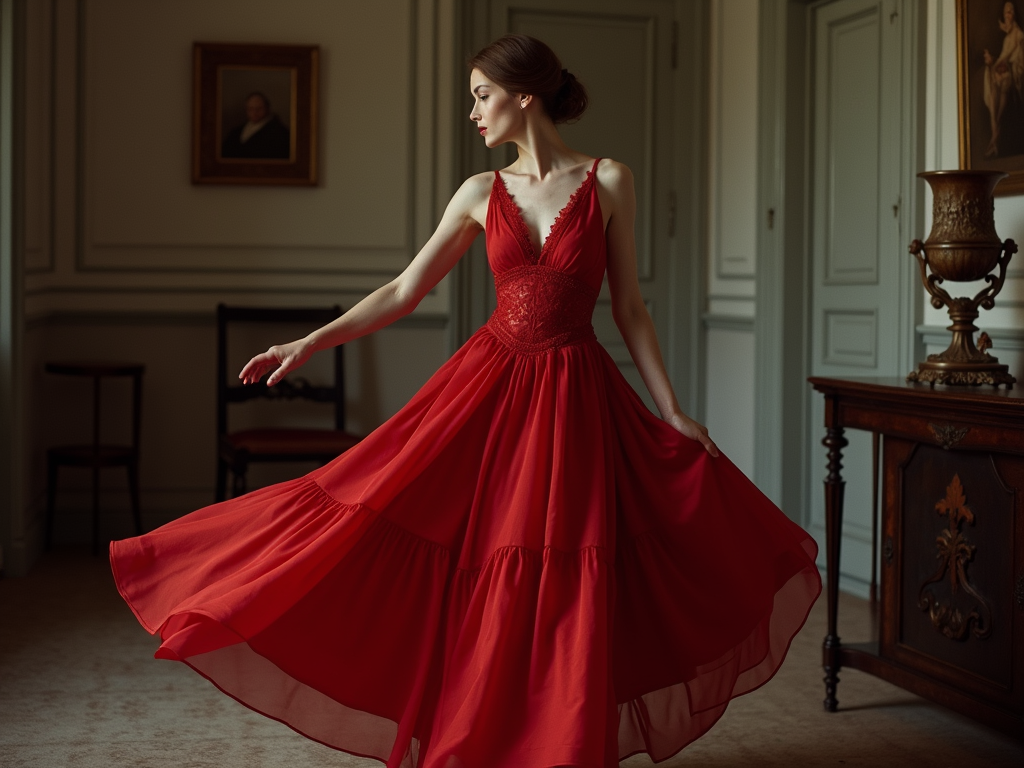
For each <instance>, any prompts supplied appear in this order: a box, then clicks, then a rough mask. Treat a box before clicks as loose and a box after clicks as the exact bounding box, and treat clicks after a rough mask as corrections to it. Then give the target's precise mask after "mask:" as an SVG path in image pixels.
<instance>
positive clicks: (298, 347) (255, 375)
mask: <svg viewBox="0 0 1024 768" xmlns="http://www.w3.org/2000/svg"><path fill="white" fill-rule="evenodd" d="M313 351H314V350H313V344H312V342H311V341H309V339H299V340H297V341H292V342H289V343H288V344H276V345H274V346H273V347H271V348H270V349H268V350H267V351H266V352H263V353H262V354H259V355H256V356H255V357H254V358H253V359H252V360H250V361H249V362H248V363H246V364H245V367H244V368H243V369H242V372H241V373H240V374H238V378H240V379H241V380H242V383H243V384H255V383H256V382H258V381H259V380H260V379H262V378H263V375H264V374H265V373H266V372H267V371H271V370H272V371H273V373H271V374H270V378H268V379H267V386H268V387H272V386H274V385H275V384H277V382H279V381H280V380H281V379H283V378H284V377H285V376H286V375H287V374H288V373H289V372H290V371H293V370H295V369H296V368H298V367H299V366H300V365H302V364H303V363H305V362H306V361H307V360H309V358H310V356H311V355H312V354H313ZM275 369H276V370H275Z"/></svg>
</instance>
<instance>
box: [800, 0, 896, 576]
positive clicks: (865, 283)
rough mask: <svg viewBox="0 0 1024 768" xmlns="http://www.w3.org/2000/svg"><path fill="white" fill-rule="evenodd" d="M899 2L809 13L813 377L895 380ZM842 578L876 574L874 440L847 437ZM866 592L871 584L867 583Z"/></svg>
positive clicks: (815, 508) (813, 457) (847, 3)
mask: <svg viewBox="0 0 1024 768" xmlns="http://www.w3.org/2000/svg"><path fill="white" fill-rule="evenodd" d="M894 2H896V4H897V6H898V4H899V0H886V2H885V3H883V2H879V0H834V2H828V3H819V4H818V5H816V6H814V7H812V8H811V9H810V11H809V13H810V17H811V18H810V21H811V23H810V30H811V35H812V44H813V52H812V58H811V61H812V62H813V65H812V70H811V82H810V95H811V99H812V110H811V135H812V136H813V150H812V198H811V212H810V214H811V259H810V261H811V271H812V275H811V296H810V297H809V305H810V306H809V313H808V317H809V320H810V344H811V348H810V361H811V372H812V374H813V375H816V376H894V375H898V373H899V360H898V353H899V345H898V339H897V329H898V328H899V315H898V308H899V285H900V276H899V271H898V267H899V265H900V263H901V261H900V260H901V259H902V258H904V257H905V249H904V247H903V246H902V245H901V243H900V231H899V219H898V218H897V216H896V214H897V213H898V210H899V209H898V207H894V206H898V205H899V195H900V179H899V168H900V142H899V136H900V135H901V130H900V129H901V125H900V119H901V110H900V102H899V98H900V93H899V87H900V83H899V78H898V77H897V76H895V74H894V73H897V72H899V62H900V56H901V48H900V45H901V43H900V41H901V32H900V26H901V24H902V17H903V14H902V13H893V12H892V11H893V8H894V5H893V4H894ZM811 404H812V407H811V416H810V420H809V427H808V429H809V432H808V445H809V446H810V451H809V452H808V453H809V456H810V462H811V465H810V468H809V469H810V471H809V472H808V475H807V476H808V477H810V479H811V482H810V488H809V489H808V495H809V498H810V502H811V527H812V529H813V530H814V532H815V534H816V535H817V536H819V538H822V537H823V532H824V500H823V494H822V492H821V482H822V480H823V479H824V475H825V452H824V449H822V448H821V438H822V437H823V436H824V429H823V426H822V425H823V424H824V403H823V401H822V399H821V398H820V397H815V398H812V400H811ZM846 437H847V439H848V440H849V441H850V444H849V446H848V447H847V449H846V451H845V452H844V460H843V464H844V469H843V475H844V477H845V479H846V481H847V484H846V507H845V508H846V515H845V520H844V526H843V530H844V541H843V546H844V549H843V552H842V554H841V556H840V558H841V559H840V562H841V565H842V571H843V573H844V575H846V576H847V577H851V576H852V577H853V578H854V579H856V580H857V581H863V582H864V583H865V584H866V582H867V580H868V578H869V574H870V568H871V557H872V553H871V546H870V544H871V501H872V499H871V487H872V484H871V438H870V435H868V434H867V433H863V432H858V431H854V430H851V431H850V432H848V433H847V434H846ZM865 588H866V587H865Z"/></svg>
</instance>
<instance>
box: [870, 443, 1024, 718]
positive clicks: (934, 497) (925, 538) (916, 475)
mask: <svg viewBox="0 0 1024 768" xmlns="http://www.w3.org/2000/svg"><path fill="white" fill-rule="evenodd" d="M933 431H934V430H933ZM947 442H948V441H947ZM885 452H886V455H885V464H886V473H887V483H888V482H889V481H890V480H891V481H893V482H894V483H895V486H896V487H895V488H894V489H893V493H892V496H893V500H894V501H896V506H895V507H893V508H891V509H887V516H889V517H891V518H892V519H891V520H887V522H886V530H887V531H889V530H890V529H891V530H892V532H893V533H894V534H895V536H894V537H893V538H894V540H895V548H896V550H897V552H898V556H897V557H896V558H895V561H894V563H893V564H892V565H889V566H888V567H886V570H885V572H884V575H883V578H891V579H892V580H893V586H894V587H898V589H895V590H894V591H893V593H892V594H893V596H894V597H895V605H892V606H891V607H890V609H889V610H887V611H886V614H887V618H886V620H885V621H886V623H887V627H886V628H885V629H883V639H882V652H883V654H884V655H889V656H891V657H892V658H894V659H896V660H898V661H900V662H901V663H903V664H906V665H908V666H910V667H913V668H916V669H920V670H922V671H925V672H927V673H928V674H930V675H932V676H934V677H937V678H939V679H944V680H946V681H948V682H950V683H956V684H958V685H963V686H965V687H968V688H970V689H972V690H974V691H976V692H977V693H979V694H981V695H985V696H988V697H996V698H1005V699H1006V700H1007V701H1012V696H1010V695H1009V693H1010V691H1011V690H1012V689H1013V684H1014V669H1013V666H1014V665H1013V659H1014V645H1015V610H1014V609H1015V605H1014V596H1013V580H1012V579H1011V578H1009V575H1010V574H1012V573H1013V571H1014V567H1015V562H1014V557H1015V551H1016V550H1017V549H1018V546H1017V542H1016V541H1015V533H1016V518H1015V515H1017V514H1019V513H1020V512H1019V510H1018V506H1019V504H1020V501H1019V498H1020V491H1021V490H1022V489H1024V468H1022V467H1021V462H1020V460H1019V459H1015V458H1012V457H1008V456H1006V455H1000V454H991V453H988V452H981V451H979V452H973V451H971V452H969V451H957V450H955V449H954V450H950V449H947V448H944V447H942V446H941V445H928V444H915V443H912V442H909V441H903V440H896V439H891V438H887V439H886V443H885Z"/></svg>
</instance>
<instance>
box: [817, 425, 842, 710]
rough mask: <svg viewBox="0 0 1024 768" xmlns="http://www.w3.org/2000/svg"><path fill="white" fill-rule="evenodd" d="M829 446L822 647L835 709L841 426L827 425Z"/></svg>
mask: <svg viewBox="0 0 1024 768" xmlns="http://www.w3.org/2000/svg"><path fill="white" fill-rule="evenodd" d="M821 442H822V443H823V444H824V445H825V447H826V448H828V476H827V477H826V478H825V557H826V558H827V559H826V563H825V578H826V580H827V582H828V583H827V589H828V634H827V635H826V636H825V642H824V645H823V648H822V658H823V660H824V667H825V709H826V710H827V711H829V712H835V711H836V707H837V706H838V704H839V702H838V701H837V700H836V685H837V684H838V683H839V635H838V634H837V624H836V618H837V612H838V610H839V545H840V542H841V540H842V531H843V491H844V489H845V488H846V483H845V482H844V481H843V477H842V475H841V474H840V470H841V469H842V468H843V465H842V463H841V459H842V456H843V454H842V450H843V448H845V447H846V445H847V443H848V441H847V439H846V438H845V437H843V428H842V427H838V426H830V427H829V428H828V430H827V432H826V435H825V438H824V439H823V440H822V441H821Z"/></svg>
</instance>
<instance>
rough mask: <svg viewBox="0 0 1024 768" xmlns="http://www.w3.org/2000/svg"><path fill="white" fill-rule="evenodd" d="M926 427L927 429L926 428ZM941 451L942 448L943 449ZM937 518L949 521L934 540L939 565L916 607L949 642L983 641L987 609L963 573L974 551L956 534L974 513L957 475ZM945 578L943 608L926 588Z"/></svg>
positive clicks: (988, 616) (986, 633) (987, 632)
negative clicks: (971, 636) (946, 587)
mask: <svg viewBox="0 0 1024 768" xmlns="http://www.w3.org/2000/svg"><path fill="white" fill-rule="evenodd" d="M929 426H930V425H929ZM943 447H945V446H943ZM935 509H936V510H937V511H938V513H939V514H940V515H944V516H946V517H948V518H949V525H948V527H946V528H945V529H944V530H943V531H942V532H941V533H939V535H938V537H937V538H936V540H935V543H936V549H937V553H936V558H938V560H939V561H940V563H939V568H938V570H937V571H936V572H935V574H934V575H933V576H932V577H931V578H930V579H928V580H927V581H925V582H924V584H922V585H921V591H920V593H919V594H918V605H919V606H920V607H921V610H924V611H928V615H929V617H930V618H931V621H932V626H934V627H935V629H936V630H938V631H939V632H941V633H942V634H943V635H945V636H946V637H948V638H949V639H950V640H964V639H965V638H966V637H967V635H968V634H969V633H970V632H971V627H972V625H973V633H974V636H975V637H977V638H979V639H983V638H986V637H988V636H989V635H990V634H991V632H992V627H991V621H990V619H991V609H990V608H989V605H988V603H987V602H986V601H985V598H983V597H982V596H981V595H980V594H978V592H977V590H976V589H975V588H974V585H973V584H971V581H970V578H969V576H968V573H967V568H968V564H969V563H970V562H971V560H973V559H974V554H975V550H976V547H975V546H974V545H973V544H971V543H970V542H969V541H968V539H967V537H966V536H964V534H963V532H962V531H961V530H960V527H961V525H962V524H963V523H964V522H967V523H970V524H971V525H974V512H972V511H971V508H970V507H968V506H967V497H966V496H965V495H964V489H963V485H962V484H961V483H960V475H959V474H957V475H954V476H953V482H952V483H950V484H949V486H948V487H947V488H946V497H945V498H944V499H942V500H941V501H939V502H937V503H936V504H935ZM947 574H948V575H949V603H948V604H945V605H943V604H942V603H941V602H939V598H938V597H936V595H935V591H934V589H931V588H929V587H930V585H932V584H937V583H938V582H940V581H941V580H942V579H943V578H944V577H945V576H946V575H947ZM961 594H965V595H967V596H969V598H973V600H968V601H966V602H967V603H968V605H969V606H970V607H969V609H968V612H967V613H966V614H965V613H964V610H962V608H961V605H958V604H957V603H958V602H959V603H963V602H965V601H963V599H962V598H960V595H961Z"/></svg>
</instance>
